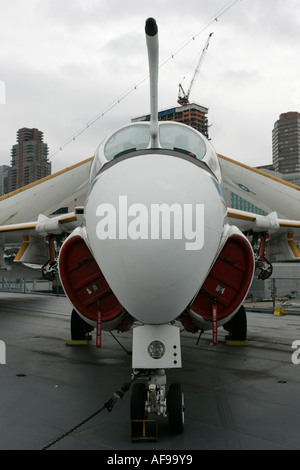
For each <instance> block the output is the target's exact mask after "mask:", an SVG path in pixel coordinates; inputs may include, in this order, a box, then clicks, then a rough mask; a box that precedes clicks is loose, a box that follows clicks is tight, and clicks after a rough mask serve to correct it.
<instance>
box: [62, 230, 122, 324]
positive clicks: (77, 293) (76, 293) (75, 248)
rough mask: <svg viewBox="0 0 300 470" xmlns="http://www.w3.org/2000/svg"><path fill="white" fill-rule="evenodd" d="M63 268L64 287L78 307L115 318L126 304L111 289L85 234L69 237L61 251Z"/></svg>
mask: <svg viewBox="0 0 300 470" xmlns="http://www.w3.org/2000/svg"><path fill="white" fill-rule="evenodd" d="M59 272H60V278H61V282H62V284H63V287H64V290H65V292H66V294H67V296H68V297H69V299H70V301H71V302H72V304H73V306H74V307H75V309H76V310H77V311H78V312H79V313H81V314H82V315H84V316H85V317H87V318H89V319H91V320H95V321H97V316H98V312H99V310H100V312H101V321H102V322H106V321H111V320H114V319H115V318H116V317H118V316H119V315H120V314H121V311H122V307H121V305H120V304H119V302H118V299H117V298H116V296H115V295H114V294H113V292H112V291H111V289H110V287H109V285H108V284H107V282H106V280H105V278H104V276H103V274H102V272H101V271H100V269H99V266H98V264H97V263H96V261H95V259H94V257H93V255H92V254H91V252H90V250H89V248H88V246H87V245H86V243H85V241H84V239H83V238H81V237H80V236H78V235H74V236H73V237H70V238H69V239H67V241H66V242H65V243H64V245H63V246H62V249H61V251H60V255H59Z"/></svg>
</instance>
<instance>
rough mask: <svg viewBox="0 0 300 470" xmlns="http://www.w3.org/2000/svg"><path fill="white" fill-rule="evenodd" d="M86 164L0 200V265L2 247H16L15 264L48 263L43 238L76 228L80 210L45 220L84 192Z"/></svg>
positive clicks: (57, 174)
mask: <svg viewBox="0 0 300 470" xmlns="http://www.w3.org/2000/svg"><path fill="white" fill-rule="evenodd" d="M90 162H91V159H87V160H84V161H82V162H80V163H77V164H75V165H73V166H71V167H69V168H67V169H64V170H62V171H59V172H57V173H54V174H53V175H50V176H47V177H46V178H43V179H41V180H38V181H36V182H34V183H32V184H30V185H28V186H24V187H22V188H20V189H18V190H16V191H13V192H11V193H8V194H6V195H4V196H2V197H1V198H0V264H5V263H4V259H3V256H4V249H5V247H7V246H8V247H13V246H16V245H17V246H18V247H19V246H20V249H19V251H18V253H17V255H16V258H15V261H20V262H24V263H25V262H30V263H32V264H37V265H43V264H44V263H45V261H47V259H49V248H48V242H47V241H46V242H45V239H46V236H47V235H48V234H49V233H50V234H56V235H59V234H62V233H69V232H71V231H72V230H74V228H76V227H77V226H78V225H79V224H80V222H81V220H80V216H81V214H80V210H78V211H77V212H76V213H69V214H62V215H59V216H56V217H51V218H48V217H47V216H48V215H50V214H52V213H53V212H54V211H55V210H57V209H59V208H60V207H62V206H64V205H65V204H68V203H69V202H71V201H73V200H74V199H76V197H78V196H80V195H82V194H84V193H85V192H87V190H88V188H89V168H90ZM41 214H42V215H41Z"/></svg>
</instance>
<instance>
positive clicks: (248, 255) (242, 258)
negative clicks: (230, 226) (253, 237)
mask: <svg viewBox="0 0 300 470" xmlns="http://www.w3.org/2000/svg"><path fill="white" fill-rule="evenodd" d="M253 270H254V255H253V251H252V248H251V246H250V244H249V242H248V240H247V239H245V238H244V237H242V236H241V235H237V234H234V235H231V236H230V237H229V238H228V240H227V242H226V243H225V245H224V247H223V249H222V251H221V253H220V255H219V256H218V258H217V260H216V261H215V264H214V265H213V267H212V269H211V271H210V273H209V275H208V276H207V278H206V280H205V282H204V284H203V286H202V288H201V289H200V291H199V293H198V294H197V296H196V297H195V299H194V301H193V302H192V304H191V306H190V309H191V310H192V311H193V312H195V313H197V314H198V315H201V317H203V318H204V319H205V320H212V306H213V304H214V303H216V304H217V306H218V320H221V319H223V318H226V317H227V316H228V315H230V314H231V313H232V312H234V311H235V310H236V309H237V308H238V307H239V306H240V304H241V303H242V301H243V300H244V298H245V296H246V294H247V291H248V289H249V286H250V283H251V281H252V276H253Z"/></svg>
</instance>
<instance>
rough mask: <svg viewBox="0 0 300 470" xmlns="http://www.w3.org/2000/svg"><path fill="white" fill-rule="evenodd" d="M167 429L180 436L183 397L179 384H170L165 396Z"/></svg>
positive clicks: (182, 424)
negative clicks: (167, 419) (167, 418)
mask: <svg viewBox="0 0 300 470" xmlns="http://www.w3.org/2000/svg"><path fill="white" fill-rule="evenodd" d="M167 410H168V417H169V429H170V432H171V433H172V434H180V433H182V431H183V428H184V395H183V390H182V386H181V385H180V384H171V385H170V388H169V393H168V396H167Z"/></svg>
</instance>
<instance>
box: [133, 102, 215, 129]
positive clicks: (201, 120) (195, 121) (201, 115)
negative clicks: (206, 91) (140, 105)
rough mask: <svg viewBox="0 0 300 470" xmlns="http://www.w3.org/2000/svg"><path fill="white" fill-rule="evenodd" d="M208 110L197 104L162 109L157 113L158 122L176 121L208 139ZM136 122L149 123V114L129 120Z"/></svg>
mask: <svg viewBox="0 0 300 470" xmlns="http://www.w3.org/2000/svg"><path fill="white" fill-rule="evenodd" d="M207 113H208V108H205V107H204V106H200V105H199V104H195V103H190V104H187V105H184V106H177V107H176V108H170V109H164V110H163V111H160V112H159V113H158V120H159V121H177V122H182V123H184V124H187V125H189V126H191V127H194V129H197V131H199V132H201V133H202V134H203V135H205V137H207V138H208V120H207ZM131 121H132V122H137V121H150V114H145V115H144V116H139V117H136V118H134V119H132V120H131Z"/></svg>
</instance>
